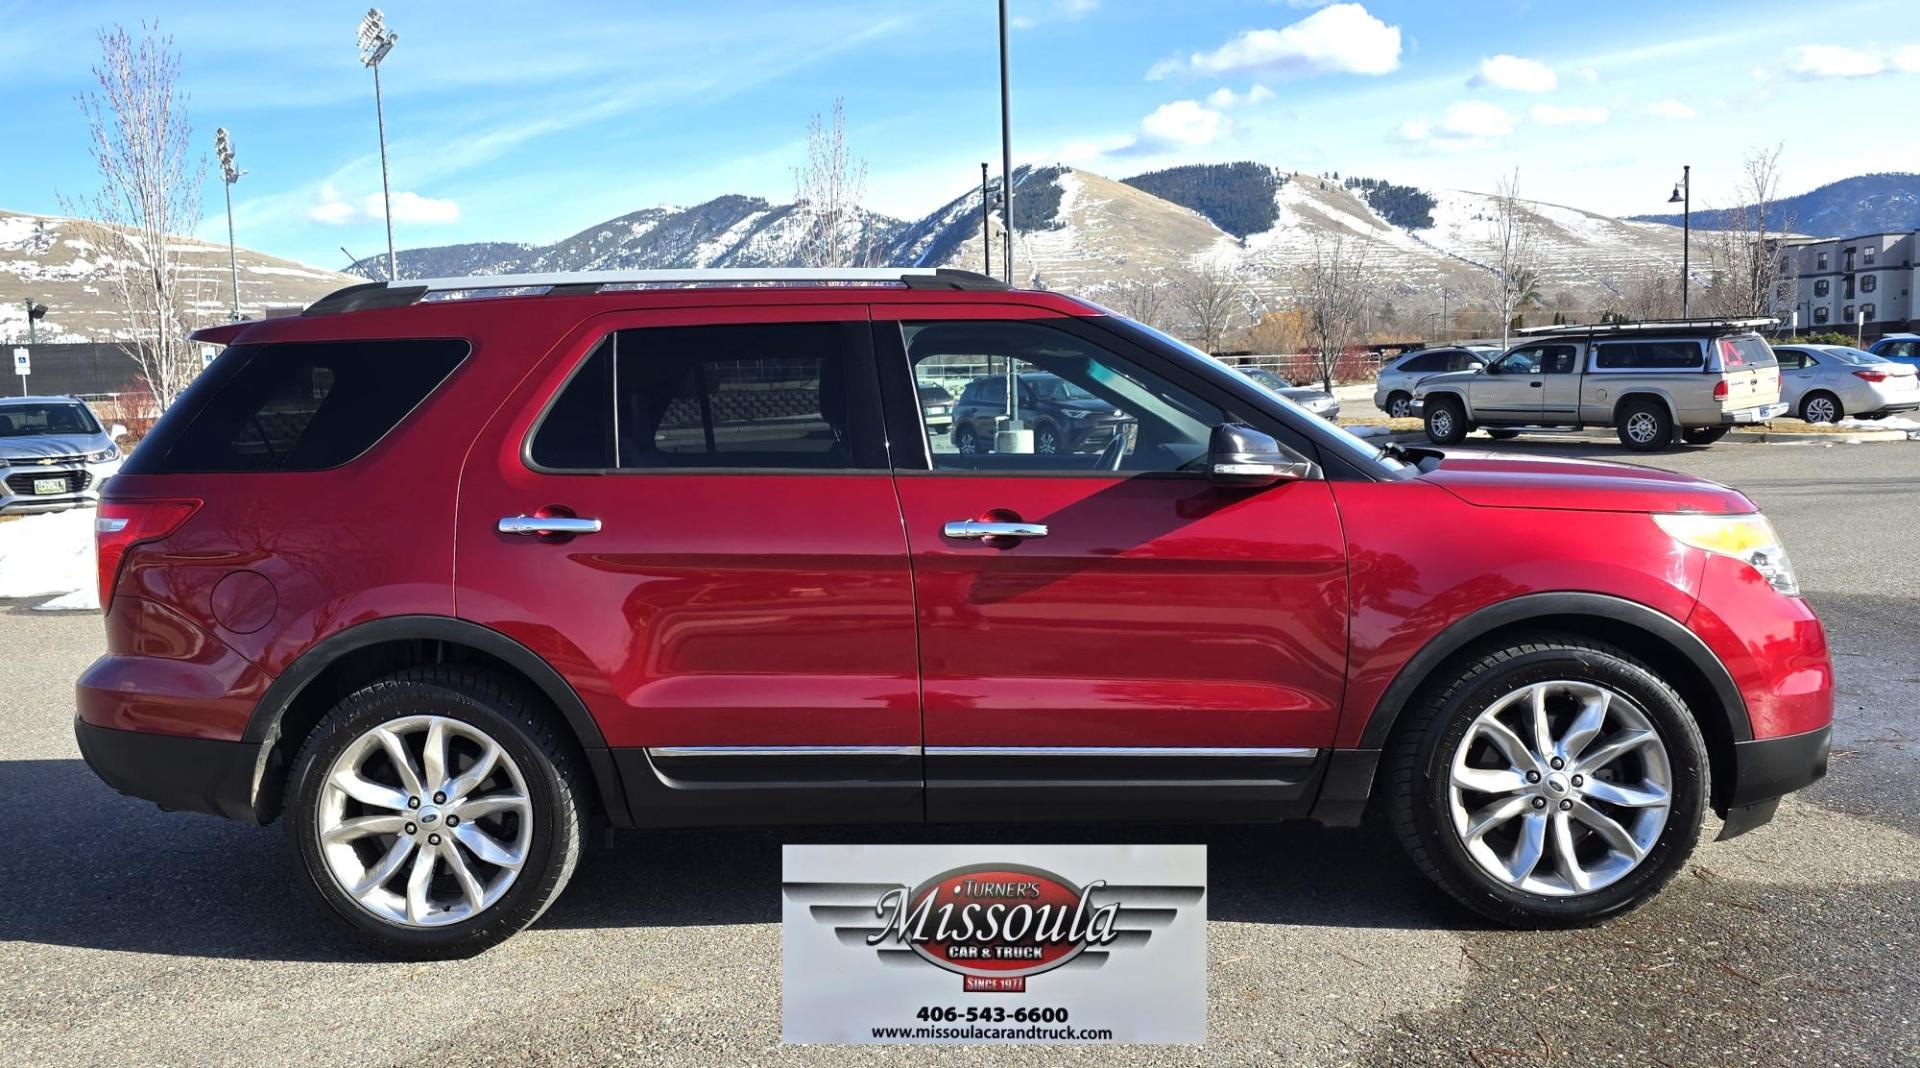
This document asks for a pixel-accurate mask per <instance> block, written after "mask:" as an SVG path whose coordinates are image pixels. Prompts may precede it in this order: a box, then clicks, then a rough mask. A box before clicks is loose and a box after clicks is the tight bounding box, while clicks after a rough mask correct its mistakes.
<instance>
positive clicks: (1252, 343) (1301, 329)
mask: <svg viewBox="0 0 1920 1068" xmlns="http://www.w3.org/2000/svg"><path fill="white" fill-rule="evenodd" d="M1307 344H1308V338H1307V318H1306V316H1305V315H1304V314H1303V313H1302V312H1301V310H1300V309H1298V308H1289V309H1286V310H1285V311H1271V312H1268V313H1267V314H1265V315H1262V316H1261V317H1260V321H1259V322H1257V323H1255V324H1253V326H1251V327H1249V328H1248V329H1247V347H1248V348H1249V349H1252V350H1253V351H1254V352H1255V353H1258V354H1260V355H1272V356H1291V355H1293V354H1294V353H1297V352H1302V351H1305V350H1306V348H1307Z"/></svg>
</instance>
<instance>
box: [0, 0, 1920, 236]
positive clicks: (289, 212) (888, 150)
mask: <svg viewBox="0 0 1920 1068" xmlns="http://www.w3.org/2000/svg"><path fill="white" fill-rule="evenodd" d="M364 10H365V8H364V6H362V5H361V4H356V3H334V2H318V0H315V2H304V3H291V2H282V0H253V2H251V3H229V2H215V0H205V2H194V3H191V4H188V3H184V2H179V0H175V2H171V3H157V2H151V0H149V2H147V3H88V2H84V0H80V2H71V3H66V4H49V3H46V2H44V0H35V2H31V3H28V2H14V0H0V26H5V27H6V28H7V29H6V33H5V34H4V35H0V100H3V101H4V102H5V104H6V107H5V109H4V111H5V114H6V116H7V127H8V131H9V135H10V138H9V139H10V142H11V145H10V147H11V151H9V152H8V153H7V156H8V159H9V162H8V164H7V165H6V166H4V167H0V208H7V209H10V210H15V211H35V212H46V213H56V212H58V211H59V205H60V201H59V197H60V196H61V195H66V196H69V197H73V198H76V199H77V198H78V197H79V196H80V195H83V194H85V193H87V192H88V191H90V190H91V188H92V187H93V184H94V181H95V179H94V175H93V173H92V169H91V164H90V162H89V160H88V158H87V155H86V147H85V130H84V127H83V125H82V122H81V117H80V112H79V109H78V107H77V105H76V104H75V101H74V97H75V94H77V93H79V92H82V91H84V90H85V89H86V88H87V86H88V84H89V78H90V76H89V73H88V68H89V66H90V64H91V63H92V62H93V59H94V57H95V55H96V53H97V48H96V45H95V43H94V40H93V34H94V32H95V31H96V29H97V28H98V27H100V26H102V25H104V24H108V23H115V22H118V23H124V24H127V25H129V26H135V27H137V26H138V24H139V23H141V22H142V21H143V20H144V21H147V22H151V23H155V24H157V26H158V28H159V30H160V31H161V32H164V33H169V34H171V35H172V36H173V37H174V38H175V40H176V42H177V45H178V47H179V49H180V52H181V54H182V64H183V78H184V82H185V84H186V86H187V88H188V90H189V92H190V94H191V111H192V116H193V120H194V123H195V127H196V132H195V137H196V141H197V142H200V143H203V144H205V145H206V146H207V147H208V148H209V149H210V148H211V145H212V140H213V130H214V127H216V126H220V125H225V126H227V127H229V128H230V129H231V130H232V131H233V137H234V141H235V144H236V146H237V149H238V152H239V156H240V164H241V166H242V167H243V168H245V169H246V170H247V171H248V172H249V173H248V175H247V176H246V177H245V178H244V179H242V181H241V183H240V184H239V185H238V186H237V187H236V194H237V196H236V201H235V210H236V215H237V222H238V227H239V232H240V233H239V239H240V242H241V243H242V244H244V245H248V246H250V247H253V248H257V249H261V250H263V251H268V252H272V253H275V254H279V255H284V256H290V257H293V258H296V259H301V260H305V261H308V262H312V263H316V264H321V265H324V266H336V267H337V266H340V265H341V264H342V263H343V259H344V258H343V257H342V255H341V253H340V251H339V249H340V246H343V245H344V246H345V247H347V248H348V249H350V250H352V251H353V252H355V253H356V254H359V255H362V256H370V255H373V254H374V253H375V252H377V251H379V250H380V248H381V247H382V245H383V242H384V236H383V233H382V229H381V225H380V220H379V216H378V211H377V207H378V205H377V200H370V199H369V198H373V197H376V196H377V194H378V192H379V189H380V176H379V160H378V156H377V154H376V142H375V135H374V114H373V94H372V83H371V78H370V76H369V75H368V73H367V71H366V70H365V69H364V68H362V67H361V66H360V65H359V64H358V62H357V61H356V58H355V52H354V40H353V38H354V28H355V25H356V23H357V22H358V20H359V18H360V15H361V14H362V13H363V12H364ZM994 10H995V9H994V4H993V2H992V0H905V2H898V3H895V2H891V0H831V2H820V3H810V2H802V0H788V2H738V0H704V2H700V3H660V2H628V3H605V4H598V3H591V2H575V3H568V4H564V5H554V6H553V7H552V8H551V9H549V10H545V11H543V10H542V9H541V6H540V5H534V4H526V3H514V4H507V3H494V2H491V0H463V2H462V3H459V4H446V3H439V4H426V3H412V2H397V3H390V4H388V5H387V6H386V7H385V11H386V15H387V19H388V22H389V24H390V25H391V26H392V27H393V28H394V29H396V30H397V31H398V32H399V34H400V41H399V44H398V46H397V47H396V48H395V49H394V52H393V54H392V56H391V57H390V58H389V59H388V61H387V64H386V66H385V67H384V68H383V82H384V89H385V93H386V106H387V128H388V138H389V148H390V153H391V159H392V168H393V187H394V190H395V195H396V199H397V203H396V224H395V226H396V231H397V239H398V242H399V244H400V245H401V247H410V246H415V245H425V244H442V243H447V242H452V241H465V240H521V241H551V240H555V239H558V238H560V237H563V236H566V235H567V234H570V233H572V232H574V231H576V230H579V229H582V228H585V227H587V226H589V225H592V224H593V223H596V222H599V221H601V220H603V219H606V218H609V217H612V216H615V215H618V214H621V213H624V212H627V211H631V210H635V209H637V208H642V207H647V206H650V205H654V204H660V203H680V204H685V203H693V202H697V201H699V200H704V199H706V198H708V197H710V196H713V195H717V194H719V193H723V192H741V193H750V194H756V195H762V196H767V197H769V198H773V199H786V198H789V197H791V196H792V193H793V185H794V182H793V175H792V168H793V166H794V165H795V164H796V163H797V162H798V161H799V159H800V156H801V153H802V149H803V140H804V133H805V129H806V125H807V120H808V117H809V116H810V115H811V114H812V113H815V112H820V111H825V110H828V109H830V108H831V107H832V104H833V102H834V100H835V99H836V98H839V99H843V100H844V101H845V108H846V114H847V120H848V128H849V134H850V141H851V143H852V147H853V149H854V151H855V152H856V153H857V154H859V155H860V156H862V157H864V158H865V159H866V160H867V161H868V166H869V171H870V173H869V178H868V192H869V201H870V202H871V204H872V205H873V206H874V207H876V208H877V209H879V210H882V211H886V212H889V213H892V214H896V215H902V216H911V215H918V214H920V213H923V212H925V211H928V210H931V209H932V208H933V207H935V206H937V205H938V204H939V203H941V202H943V201H945V200H947V199H948V198H950V197H952V196H954V195H956V194H958V193H960V192H961V191H963V190H964V189H966V188H967V187H968V186H969V185H970V184H974V183H977V182H978V177H979V162H980V161H981V160H995V161H997V160H998V158H999V148H998V140H997V139H998V129H999V103H998V81H997V67H996V63H997V60H996V50H995V40H996V39H995V15H994ZM1013 12H1014V16H1015V22H1016V26H1017V28H1016V29H1015V30H1014V32H1013V35H1012V36H1013V57H1014V59H1013V82H1014V93H1015V96H1014V109H1013V130H1014V152H1015V156H1016V159H1017V160H1018V161H1056V160H1059V161H1064V162H1068V163H1072V164H1074V165H1077V166H1083V167H1087V168H1089V169H1092V170H1095V171H1098V172H1100V173H1103V174H1108V175H1111V176H1114V177H1122V176H1125V175H1128V174H1133V173H1137V172H1139V171H1142V170H1148V169H1152V168H1155V167H1162V166H1168V165H1172V164H1177V163H1186V162H1202V161H1219V160H1234V159H1255V160H1259V161H1261V162H1266V163H1272V164H1278V165H1282V166H1286V167H1292V168H1298V169H1301V170H1307V171H1321V170H1337V171H1339V172H1340V173H1342V174H1343V175H1344V174H1362V175H1368V176H1373V177H1381V178H1386V179H1389V180H1394V181H1400V182H1410V183H1414V184H1418V185H1422V186H1428V187H1436V186H1437V187H1455V188H1468V189H1489V188H1491V187H1492V186H1493V184H1494V182H1495V181H1496V179H1497V178H1498V177H1499V176H1500V175H1502V174H1506V173H1509V172H1511V171H1513V170H1514V169H1515V168H1518V170H1519V174H1520V185H1521V189H1522V193H1523V195H1528V196H1532V197H1537V198H1540V199H1544V200H1551V201H1557V202H1561V203H1570V204H1574V205H1576V206H1580V207H1586V208H1592V209H1595V210H1601V211H1606V212H1611V213H1617V214H1629V213H1634V212H1643V211H1661V210H1665V205H1664V201H1665V199H1666V196H1665V194H1666V192H1667V191H1668V190H1669V189H1670V188H1671V184H1672V182H1673V180H1674V179H1675V178H1676V177H1677V175H1678V172H1679V170H1680V166H1681V164H1683V163H1691V164H1692V165H1693V167H1694V174H1695V192H1696V201H1695V202H1696V204H1702V203H1705V204H1712V203H1716V202H1719V203H1724V202H1726V200H1727V199H1728V198H1729V197H1730V196H1731V189H1732V182H1733V180H1734V175H1735V172H1736V170H1737V168H1738V165H1739V161H1740V158H1741V156H1742V155H1743V154H1744V153H1746V152H1747V151H1748V150H1749V149H1751V148H1754V147H1756V146H1770V145H1772V144H1774V143H1776V142H1781V143H1784V146H1785V151H1784V155H1783V164H1784V167H1785V172H1786V185H1787V187H1788V191H1789V192H1799V191H1802V190H1804V189H1807V188H1811V187H1812V186H1814V185H1817V184H1819V183H1821V182H1825V181H1830V180H1832V179H1834V178H1839V177H1844V176H1846V175H1849V174H1856V173H1861V172H1863V171H1872V170H1912V169H1915V168H1916V167H1917V166H1920V162H1917V157H1916V155H1915V148H1914V144H1915V142H1914V133H1915V127H1914V125H1913V123H1914V119H1913V117H1912V114H1911V108H1910V107H1908V106H1907V102H1910V101H1912V100H1914V99H1916V98H1917V97H1920V22H1917V21H1916V20H1915V19H1914V17H1913V8H1912V0H1854V2H1850V0H1837V2H1832V3H1823V4H1820V5H1808V4H1806V3H1804V2H1803V0H1796V2H1790V3H1788V2H1773V0H1759V2H1719V0H1713V2H1687V3H1675V2H1673V0H1608V2H1606V3H1592V2H1587V0H1578V2H1575V0H1558V2H1556V0H1531V2H1528V0H1477V2H1473V3H1435V2H1431V0H1421V2H1399V0H1368V2H1364V3H1342V4H1331V5H1328V4H1318V3H1314V2H1312V0H1212V2H1209V0H1182V2H1147V0H1013ZM995 168H996V170H997V169H998V164H997V162H996V164H995ZM210 174H217V171H211V170H210ZM205 202H206V205H207V209H208V214H207V221H206V223H205V224H204V225H203V227H202V233H203V234H205V235H207V236H216V235H217V236H219V237H224V236H225V234H224V225H223V223H224V220H223V219H221V218H220V217H219V208H220V191H219V185H218V181H217V177H216V178H213V179H212V180H210V181H209V182H208V185H207V188H206V194H205ZM370 208H371V209H372V210H369V209H370Z"/></svg>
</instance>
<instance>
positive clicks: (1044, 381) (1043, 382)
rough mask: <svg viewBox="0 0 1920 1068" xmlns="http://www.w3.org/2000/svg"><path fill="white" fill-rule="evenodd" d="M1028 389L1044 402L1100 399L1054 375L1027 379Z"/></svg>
mask: <svg viewBox="0 0 1920 1068" xmlns="http://www.w3.org/2000/svg"><path fill="white" fill-rule="evenodd" d="M1027 387H1028V388H1029V389H1031V390H1033V393H1034V396H1036V397H1040V398H1041V399H1043V400H1070V401H1088V400H1099V399H1100V398H1098V397H1096V396H1094V395H1093V394H1091V393H1088V392H1087V391H1086V390H1084V389H1081V388H1080V387H1079V386H1076V385H1074V384H1073V383H1072V382H1069V381H1067V380H1066V379H1064V378H1055V377H1054V376H1052V375H1035V376H1033V377H1032V378H1029V379H1027Z"/></svg>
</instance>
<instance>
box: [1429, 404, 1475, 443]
mask: <svg viewBox="0 0 1920 1068" xmlns="http://www.w3.org/2000/svg"><path fill="white" fill-rule="evenodd" d="M1425 410H1426V422H1427V440H1428V441H1431V442H1433V443H1434V444H1435V445H1458V444H1460V442H1461V441H1462V440H1463V439H1464V438H1465V437H1466V436H1467V431H1468V430H1469V429H1470V427H1469V426H1468V425H1467V410H1466V409H1465V408H1464V407H1462V406H1461V404H1460V402H1459V401H1457V400H1454V399H1453V398H1452V397H1433V398H1430V399H1428V401H1427V403H1426V406H1425Z"/></svg>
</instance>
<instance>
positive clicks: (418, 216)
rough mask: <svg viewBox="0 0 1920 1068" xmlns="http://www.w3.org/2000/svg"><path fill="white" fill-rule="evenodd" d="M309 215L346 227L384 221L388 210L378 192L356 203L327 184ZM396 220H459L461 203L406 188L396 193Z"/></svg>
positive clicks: (427, 222) (429, 223)
mask: <svg viewBox="0 0 1920 1068" xmlns="http://www.w3.org/2000/svg"><path fill="white" fill-rule="evenodd" d="M307 218H309V219H311V220H313V221H314V222H317V223H322V224H324V225H327V226H345V225H347V224H349V223H356V222H379V221H382V220H384V219H385V218H386V211H385V204H383V203H382V201H381V199H380V194H378V193H368V194H367V195H366V196H364V197H362V198H360V201H359V203H357V204H356V203H354V202H353V201H351V200H347V199H345V198H343V197H342V196H341V195H340V191H339V190H338V189H336V188H335V187H334V186H333V185H332V184H331V183H326V184H322V185H321V186H320V199H319V200H318V201H316V202H314V203H313V204H312V205H311V206H309V207H308V208H307ZM393 221H394V222H396V223H410V224H414V225H421V226H432V225H439V224H444V223H455V222H459V221H460V205H459V203H458V202H456V201H454V200H452V199H447V198H440V197H423V196H421V195H420V194H418V193H411V192H407V191H404V190H403V191H401V192H398V193H395V194H394V195H393Z"/></svg>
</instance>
